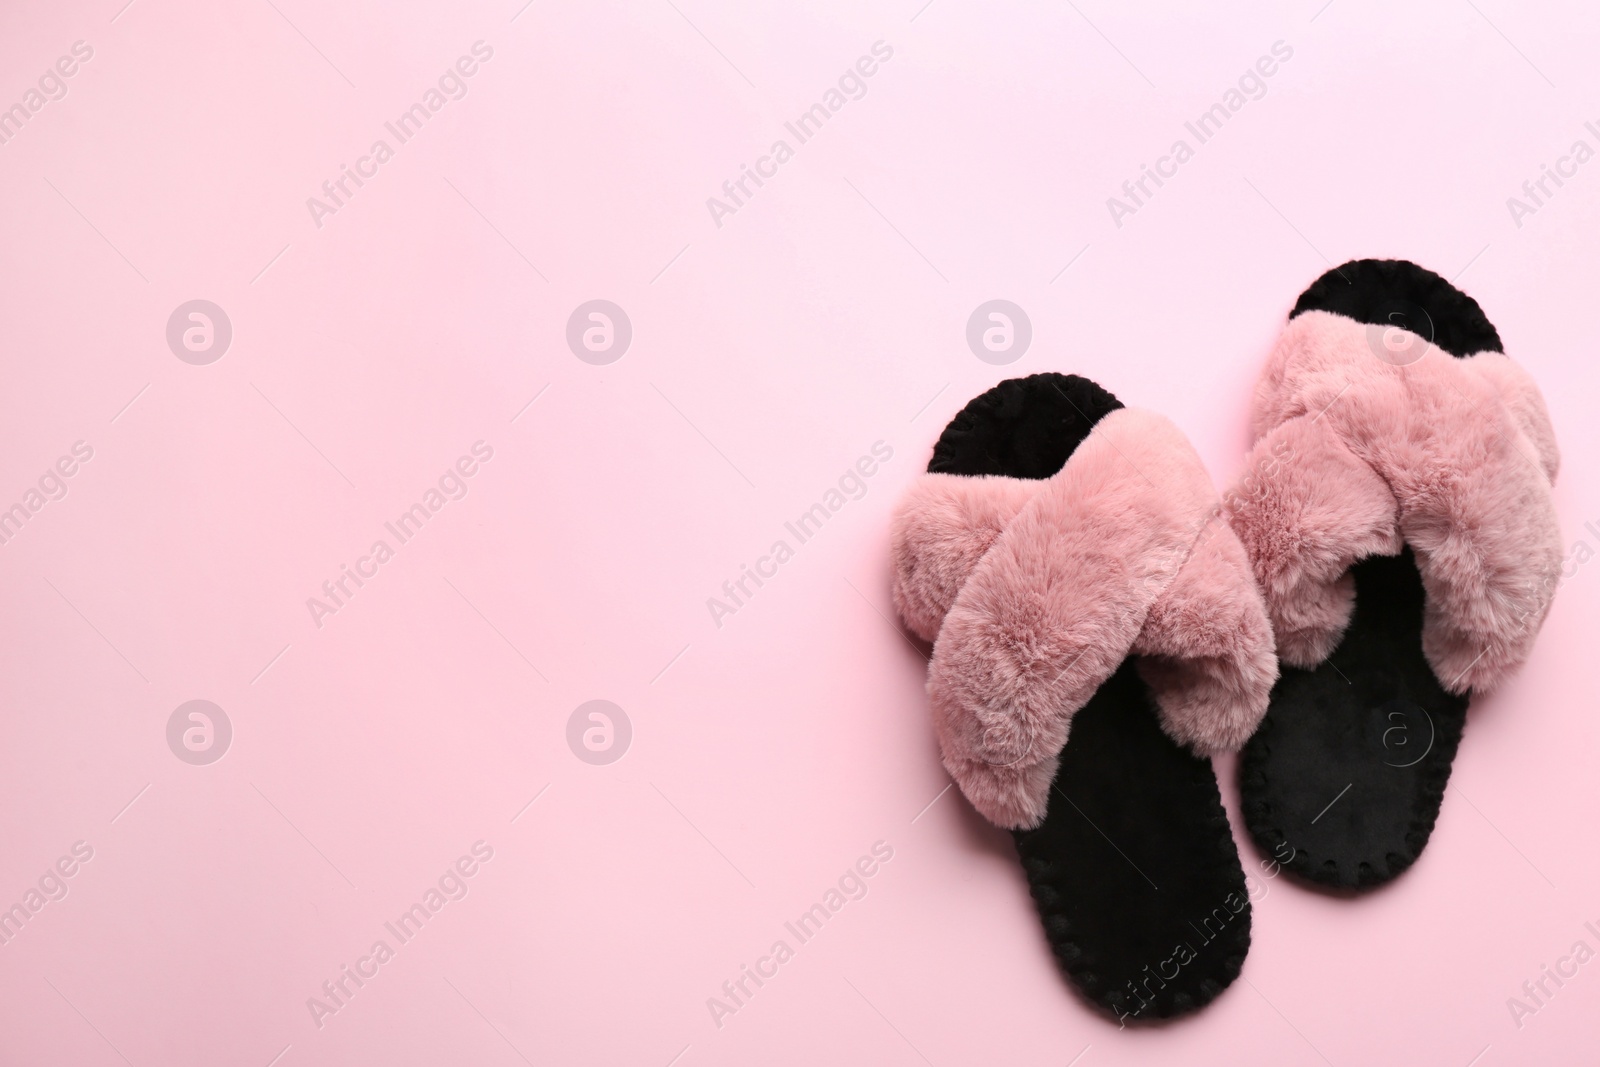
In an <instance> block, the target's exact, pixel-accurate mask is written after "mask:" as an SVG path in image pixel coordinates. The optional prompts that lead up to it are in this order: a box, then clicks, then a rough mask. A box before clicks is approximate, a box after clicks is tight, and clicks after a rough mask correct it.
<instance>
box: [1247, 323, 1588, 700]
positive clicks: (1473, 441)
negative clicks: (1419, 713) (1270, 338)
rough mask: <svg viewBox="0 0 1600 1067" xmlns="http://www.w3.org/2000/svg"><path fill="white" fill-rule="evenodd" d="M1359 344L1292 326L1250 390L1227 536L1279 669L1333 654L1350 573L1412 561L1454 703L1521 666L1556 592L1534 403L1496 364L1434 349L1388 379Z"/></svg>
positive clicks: (1430, 646) (1436, 666)
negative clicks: (1383, 558)
mask: <svg viewBox="0 0 1600 1067" xmlns="http://www.w3.org/2000/svg"><path fill="white" fill-rule="evenodd" d="M1473 306H1474V307H1476V305H1473ZM1369 329H1370V327H1369V326H1366V325H1363V324H1361V323H1359V322H1356V321H1354V320H1352V319H1349V318H1346V317H1344V316H1343V315H1339V314H1333V313H1330V312H1327V311H1307V312H1304V313H1301V314H1299V315H1297V316H1296V317H1295V318H1293V319H1292V320H1291V321H1290V323H1289V325H1288V326H1287V327H1286V328H1285V330H1284V332H1283V335H1282V337H1281V338H1280V339H1279V341H1278V344H1277V346H1276V347H1275V349H1274V350H1273V353H1272V357H1271V360H1270V362H1269V365H1268V367H1267V370H1266V373H1265V374H1264V375H1263V377H1262V379H1261V382H1260V383H1259V385H1258V386H1257V389H1256V396H1255V410H1254V421H1255V428H1256V432H1257V434H1258V437H1259V439H1258V441H1257V443H1256V445H1255V448H1254V449H1253V450H1252V452H1251V456H1250V460H1249V463H1248V466H1247V470H1248V471H1249V472H1251V474H1250V476H1249V477H1250V479H1251V481H1250V484H1249V485H1248V487H1246V488H1243V489H1241V490H1236V491H1235V492H1234V493H1232V494H1230V505H1231V507H1230V522H1231V523H1232V525H1233V528H1234V529H1235V530H1236V531H1237V532H1238V534H1239V538H1240V540H1241V541H1242V542H1243V543H1244V545H1245V547H1246V549H1247V550H1248V552H1249V555H1250V558H1251V561H1252V564H1253V565H1254V568H1255V573H1256V577H1257V579H1258V580H1259V582H1260V584H1261V588H1262V590H1263V592H1264V593H1265V594H1266V600H1267V607H1268V610H1269V612H1270V613H1271V617H1272V622H1273V626H1274V629H1275V631H1276V634H1277V640H1278V653H1279V655H1280V656H1281V657H1282V659H1283V661H1284V662H1285V663H1288V664H1291V665H1293V666H1299V667H1309V666H1313V665H1315V664H1317V663H1319V662H1321V661H1322V660H1323V659H1325V658H1326V657H1327V655H1328V654H1329V653H1330V652H1331V651H1332V650H1333V648H1334V647H1335V646H1336V645H1337V644H1338V642H1339V639H1340V637H1341V636H1342V635H1343V633H1344V630H1345V627H1346V626H1347V625H1348V623H1349V621H1350V614H1351V609H1352V605H1353V588H1352V585H1351V583H1350V580H1349V577H1348V574H1347V572H1348V570H1349V567H1350V565H1351V564H1352V563H1353V562H1354V561H1355V560H1357V559H1359V558H1361V557H1363V556H1367V555H1393V554H1395V553H1397V552H1399V551H1400V548H1401V546H1402V544H1409V545H1410V546H1411V547H1412V549H1413V550H1414V551H1415V553H1416V558H1417V565H1418V568H1419V569H1420V571H1421V572H1422V580H1423V586H1424V588H1425V590H1426V595H1427V607H1426V613H1425V619H1424V624H1423V627H1424V629H1423V649H1424V652H1425V654H1426V656H1427V659H1428V662H1429V663H1430V665H1431V666H1432V668H1433V670H1434V672H1435V673H1436V674H1437V675H1438V677H1439V680H1440V682H1441V683H1442V684H1443V685H1444V686H1445V688H1446V689H1448V690H1450V691H1451V692H1455V693H1464V692H1466V691H1468V690H1469V689H1470V690H1480V691H1481V690H1484V689H1488V688H1491V687H1493V686H1494V685H1495V684H1497V683H1498V682H1500V681H1502V680H1503V679H1504V678H1505V677H1506V676H1507V675H1508V674H1510V673H1511V672H1512V671H1514V670H1515V669H1516V668H1517V667H1518V666H1520V665H1521V663H1522V662H1523V660H1524V659H1526V657H1527V654H1528V651H1529V649H1530V647H1531V646H1532V643H1533V640H1534V637H1535V635H1536V634H1537V632H1538V629H1539V626H1540V624H1541V623H1542V622H1543V620H1544V617H1545V614H1546V612H1547V611H1548V610H1549V606H1550V600H1551V597H1552V595H1553V594H1554V591H1555V587H1556V583H1557V580H1558V578H1559V572H1560V566H1561V541H1560V533H1559V529H1558V527H1557V523H1556V515H1555V507H1554V504H1553V502H1552V499H1551V493H1550V486H1551V481H1552V479H1553V478H1554V477H1555V473H1556V470H1557V468H1558V466H1559V456H1558V453H1557V451H1556V444H1555V437H1554V433H1553V431H1552V430H1551V428H1550V420H1549V416H1548V414H1547V413H1546V411H1545V406H1544V401H1543V399H1542V398H1541V397H1540V395H1539V391H1538V388H1537V387H1536V386H1535V385H1534V384H1533V382H1532V380H1531V379H1530V378H1529V377H1528V376H1527V375H1526V373H1524V372H1523V371H1521V370H1520V368H1518V367H1517V366H1516V365H1515V364H1514V363H1512V362H1511V360H1510V359H1509V358H1508V357H1506V356H1505V355H1503V354H1502V353H1500V352H1497V351H1482V352H1479V353H1477V354H1475V355H1471V356H1467V357H1465V358H1459V359H1456V358H1452V357H1451V356H1450V355H1448V354H1446V353H1445V352H1444V351H1442V350H1440V349H1439V348H1437V347H1431V348H1429V349H1428V350H1427V351H1426V353H1425V354H1423V355H1422V356H1421V357H1420V358H1418V359H1416V360H1415V362H1411V363H1407V364H1405V365H1395V364H1392V363H1389V362H1385V361H1384V360H1383V359H1380V358H1378V357H1377V355H1376V354H1375V353H1374V351H1373V349H1372V347H1371V345H1370V343H1369V336H1370V335H1369Z"/></svg>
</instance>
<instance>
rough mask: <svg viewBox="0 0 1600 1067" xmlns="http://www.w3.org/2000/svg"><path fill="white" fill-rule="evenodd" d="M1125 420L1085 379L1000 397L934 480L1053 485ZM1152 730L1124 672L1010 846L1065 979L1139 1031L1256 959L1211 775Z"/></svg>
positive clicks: (1144, 700) (1010, 388)
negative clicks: (1045, 803) (1095, 437)
mask: <svg viewBox="0 0 1600 1067" xmlns="http://www.w3.org/2000/svg"><path fill="white" fill-rule="evenodd" d="M1121 406H1122V405H1121V404H1120V403H1119V402H1118V401H1117V400H1116V398H1115V397H1112V396H1111V395H1110V394H1109V393H1107V392H1105V390H1103V389H1101V388H1100V387H1099V386H1097V385H1095V384H1094V383H1093V382H1090V381H1087V380H1086V379H1083V378H1079V377H1076V376H1071V375H1060V374H1037V375H1034V376H1032V377H1029V378H1020V379H1012V380H1010V381H1006V382H1002V383H1001V384H1000V385H998V386H996V387H995V388H994V389H991V390H990V391H989V392H987V393H985V394H983V395H982V396H980V397H978V398H976V399H975V400H973V401H972V402H971V403H969V404H968V405H967V406H966V407H965V408H964V409H962V411H961V412H960V414H958V415H957V416H956V417H955V419H953V420H952V421H951V423H950V425H949V426H948V427H947V428H946V429H945V432H944V434H943V435H942V436H941V437H940V439H939V443H938V445H937V446H936V447H935V449H934V454H933V460H932V462H930V463H929V464H928V470H929V471H932V472H936V473H945V474H966V475H978V474H1003V475H1009V476H1011V477H1014V478H1048V477H1050V476H1051V475H1052V474H1054V473H1056V471H1058V470H1060V469H1061V467H1062V466H1063V465H1064V464H1065V463H1066V461H1067V458H1068V457H1069V456H1070V455H1071V454H1072V451H1073V450H1074V449H1075V448H1076V447H1077V446H1078V444H1079V443H1080V442H1081V441H1082V440H1083V439H1084V438H1085V437H1087V436H1088V435H1089V432H1090V431H1091V430H1092V429H1093V427H1094V423H1095V422H1096V421H1097V420H1098V419H1099V418H1100V417H1101V416H1103V415H1105V414H1106V413H1108V412H1110V411H1112V410H1115V409H1116V408H1119V407H1121ZM1157 715H1158V711H1157V707H1156V703H1155V701H1154V699H1153V698H1152V697H1151V695H1150V693H1149V690H1148V689H1147V688H1146V686H1145V684H1144V682H1143V680H1142V679H1141V678H1140V677H1139V675H1138V672H1137V670H1136V668H1135V661H1134V659H1133V658H1131V657H1130V658H1129V659H1128V660H1127V661H1126V662H1124V663H1123V664H1122V666H1121V667H1120V668H1119V669H1118V670H1117V672H1116V673H1115V674H1114V675H1113V676H1112V677H1111V678H1110V679H1108V680H1107V681H1106V682H1105V683H1104V684H1103V685H1102V686H1101V687H1100V689H1099V691H1098V692H1096V693H1095V695H1094V696H1093V697H1092V698H1091V699H1090V700H1089V702H1088V703H1087V704H1086V705H1085V706H1084V707H1083V708H1082V709H1080V710H1079V711H1078V712H1077V714H1076V715H1075V716H1074V717H1073V720H1072V730H1071V733H1070V734H1069V735H1068V740H1067V745H1066V748H1065V749H1063V751H1062V753H1061V763H1060V767H1059V769H1058V771H1057V773H1056V777H1055V781H1054V783H1053V785H1052V787H1051V794H1050V804H1049V808H1048V811H1047V813H1046V816H1045V820H1044V822H1043V823H1042V824H1040V825H1039V826H1038V827H1037V828H1035V829H1032V830H1022V831H1014V832H1013V835H1012V836H1013V838H1014V839H1015V841H1016V846H1017V852H1018V854H1019V856H1020V857H1021V860H1022V869H1023V871H1024V873H1025V874H1026V876H1027V878H1028V885H1029V888H1030V890H1031V891H1032V894H1033V898H1034V902H1035V903H1036V904H1037V905H1038V908H1039V915H1040V918H1041V919H1042V921H1043V925H1044V931H1045V936H1046V938H1047V939H1048V941H1049V943H1050V947H1051V949H1052V950H1053V951H1054V953H1055V956H1056V959H1057V960H1058V961H1059V963H1060V965H1061V969H1062V971H1063V972H1064V973H1065V974H1066V976H1067V977H1068V979H1069V980H1070V981H1071V983H1072V984H1073V985H1074V986H1075V987H1076V988H1077V989H1078V990H1079V991H1080V992H1081V993H1082V994H1083V995H1084V997H1086V998H1087V999H1088V1000H1089V1001H1090V1002H1091V1003H1092V1004H1094V1005H1095V1006H1096V1007H1098V1008H1100V1009H1102V1010H1104V1011H1107V1012H1109V1013H1111V1014H1112V1015H1114V1016H1115V1017H1117V1018H1119V1019H1123V1020H1125V1021H1131V1022H1144V1021H1152V1020H1156V1019H1165V1018H1168V1017H1170V1016H1174V1015H1180V1014H1183V1013H1185V1012H1189V1011H1194V1010H1196V1009H1198V1008H1200V1007H1203V1006H1204V1005H1206V1004H1208V1003H1210V1002H1211V1001H1212V1000H1213V999H1215V998H1216V996H1217V995H1218V994H1219V993H1221V992H1222V990H1223V989H1225V988H1226V987H1227V986H1228V984H1229V983H1230V982H1232V981H1233V980H1234V979H1235V978H1236V977H1238V975H1239V972H1240V970H1241V968H1243V966H1244V958H1245V954H1246V953H1247V952H1248V951H1249V948H1250V897H1249V893H1248V891H1247V888H1246V885H1245V879H1244V870H1243V868H1242V867H1241V866H1240V863H1239V853H1238V849H1237V848H1236V847H1235V845H1234V841H1233V834H1232V831H1231V830H1230V828H1229V825H1228V816H1227V812H1226V811H1225V809H1224V808H1223V806H1222V797H1221V794H1220V793H1219V791H1218V789H1217V779H1216V774H1215V773H1214V772H1213V770H1212V767H1211V762H1210V761H1209V760H1204V759H1200V758H1198V757H1196V756H1195V755H1194V754H1193V753H1191V752H1190V751H1189V750H1187V749H1185V748H1182V747H1180V746H1179V745H1178V744H1177V743H1176V742H1174V741H1173V740H1172V739H1171V738H1169V737H1168V736H1167V735H1166V734H1165V733H1163V732H1162V730H1161V727H1160V725H1159V722H1158V720H1157Z"/></svg>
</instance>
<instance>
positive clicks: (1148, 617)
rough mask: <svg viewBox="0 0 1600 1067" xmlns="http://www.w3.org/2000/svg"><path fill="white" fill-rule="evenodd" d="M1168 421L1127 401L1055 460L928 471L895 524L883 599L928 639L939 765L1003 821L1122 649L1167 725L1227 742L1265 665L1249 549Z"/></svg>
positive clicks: (1031, 814) (1032, 795)
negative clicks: (889, 594) (1048, 470)
mask: <svg viewBox="0 0 1600 1067" xmlns="http://www.w3.org/2000/svg"><path fill="white" fill-rule="evenodd" d="M1218 513H1219V506H1218V500H1217V496H1216V492H1215V490H1214V489H1213V488H1212V485H1211V482H1210V479H1209V477H1208V476H1207V475H1206V473H1205V469H1204V467H1203V466H1202V465H1201V463H1200V459H1199V457H1198V456H1197V455H1196V454H1195V452H1194V449H1193V448H1192V447H1191V446H1190V444H1189V442H1188V440H1187V439H1186V438H1185V437H1184V436H1183V434H1182V433H1181V432H1180V431H1179V430H1178V428H1177V427H1176V426H1174V425H1173V424H1172V423H1171V422H1170V421H1169V420H1167V419H1165V418H1163V417H1161V416H1159V415H1155V414H1152V413H1149V412H1143V411H1138V410H1135V409H1131V408H1123V409H1120V410H1118V411H1114V412H1112V413H1111V414H1109V415H1107V416H1106V417H1105V418H1103V419H1102V420H1101V421H1100V422H1099V424H1098V425H1097V426H1096V427H1095V429H1094V432H1093V433H1091V434H1090V436H1089V437H1088V438H1087V439H1085V440H1084V441H1083V443H1082V444H1080V445H1079V446H1078V448H1077V450H1076V451H1074V452H1073V454H1072V456H1071V458H1069V459H1068V461H1067V463H1066V465H1065V466H1064V467H1063V468H1062V469H1061V471H1060V472H1058V473H1057V474H1056V475H1055V476H1054V477H1052V478H1050V479H1047V480H1045V481H1031V480H1024V479H1016V478H1003V477H996V476H985V477H961V476H955V475H944V474H925V475H922V476H921V477H920V478H919V479H918V482H917V484H916V485H914V486H913V487H912V489H911V491H910V492H909V493H908V494H907V496H906V498H905V500H904V501H902V503H901V505H900V508H899V510H898V511H897V513H896V517H895V522H894V530H893V555H894V562H895V582H894V597H895V604H896V606H897V608H898V609H899V610H900V613H901V615H902V616H903V617H904V618H905V620H906V622H907V624H908V625H909V626H910V627H911V628H912V630H913V631H914V632H916V633H918V634H919V635H920V636H922V637H923V638H925V639H927V640H932V641H934V642H935V645H934V655H933V662H932V664H931V665H930V667H929V671H928V694H929V697H930V701H931V704H932V706H933V712H934V723H935V729H936V732H937V734H938V737H939V742H940V747H941V750H942V752H943V756H944V764H945V767H946V769H947V770H949V772H950V774H951V775H952V777H954V778H955V780H956V782H957V783H958V784H959V785H960V786H961V788H962V791H963V792H965V793H966V795H967V798H968V799H969V800H970V801H971V802H972V804H973V806H974V807H976V808H977V809H978V810H979V811H980V812H982V813H983V814H984V815H985V816H986V817H987V818H989V819H990V820H991V821H992V822H995V823H996V824H998V825H1000V826H1005V827H1028V826H1034V825H1037V824H1038V823H1039V822H1040V821H1041V820H1042V819H1043V818H1044V814H1045V809H1046V806H1047V804H1048V801H1049V789H1050V783H1051V781H1052V780H1053V779H1054V777H1055V772H1056V765H1057V761H1058V756H1059V753H1060V751H1061V749H1062V747H1063V746H1064V745H1065V744H1066V741H1067V734H1068V730H1069V727H1070V724H1071V719H1072V716H1073V715H1074V714H1075V713H1076V712H1077V710H1078V709H1079V708H1081V707H1082V706H1083V705H1084V704H1085V703H1086V702H1087V701H1088V700H1089V698H1090V697H1091V696H1093V695H1094V693H1095V691H1096V690H1097V689H1098V688H1099V687H1100V685H1101V684H1102V683H1104V682H1105V680H1106V679H1107V678H1109V677H1110V676H1111V674H1112V673H1113V672H1115V671H1116V669H1117V668H1118V667H1119V666H1120V665H1121V664H1122V662H1123V660H1125V659H1126V658H1127V657H1128V656H1129V655H1130V654H1134V655H1139V656H1141V657H1142V658H1141V660H1140V669H1141V672H1142V673H1143V676H1144V678H1145V680H1146V682H1147V683H1148V684H1149V685H1150V687H1151V689H1152V691H1153V693H1154V695H1155V696H1156V699H1157V702H1158V704H1159V705H1160V708H1161V713H1162V725H1163V728H1164V729H1165V730H1166V731H1167V733H1168V734H1169V735H1171V736H1173V737H1174V738H1176V739H1177V740H1179V741H1181V742H1184V743H1187V744H1190V745H1193V746H1194V747H1195V748H1197V749H1199V750H1200V751H1202V752H1209V751H1213V750H1217V749H1226V748H1235V747H1237V746H1238V745H1240V744H1242V743H1243V742H1244V740H1245V739H1246V738H1247V737H1248V736H1249V735H1250V733H1251V732H1252V731H1253V730H1254V729H1255V726H1256V724H1257V723H1258V722H1259V721H1260V718H1261V716H1262V715H1263V714H1264V713H1265V711H1266V705H1267V697H1268V694H1269V692H1270V690H1271V688H1272V683H1273V681H1274V680H1275V679H1276V677H1277V661H1276V658H1275V657H1274V655H1273V653H1272V633H1271V629H1270V627H1269V626H1268V623H1267V617H1266V609H1265V606H1264V605H1263V603H1262V601H1261V598H1260V595H1259V593H1258V592H1257V591H1256V587H1255V583H1254V581H1253V580H1252V578H1251V576H1250V571H1249V561H1248V559H1247V557H1246V555H1245V552H1244V549H1243V546H1241V545H1240V543H1239V542H1238V540H1237V538H1236V537H1235V536H1234V534H1233V532H1232V531H1231V530H1230V529H1229V528H1228V527H1227V525H1226V524H1225V523H1223V522H1221V521H1220V520H1219V518H1218Z"/></svg>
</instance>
